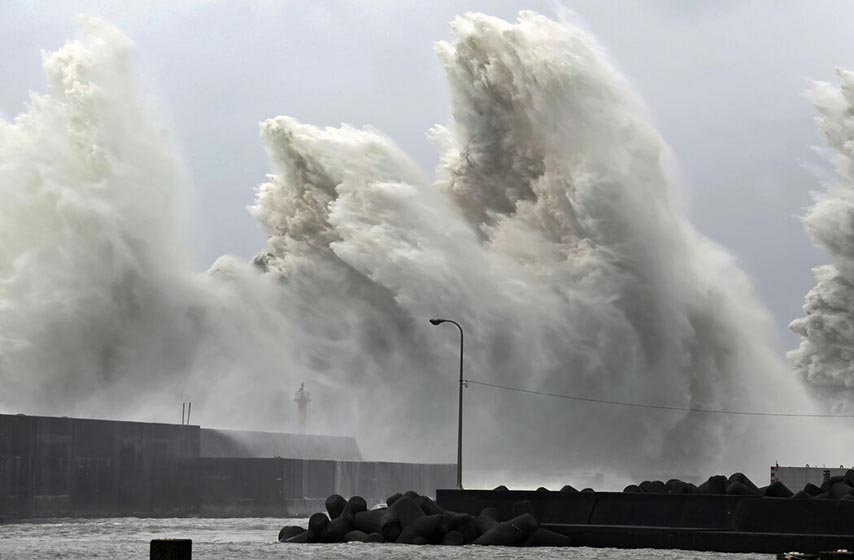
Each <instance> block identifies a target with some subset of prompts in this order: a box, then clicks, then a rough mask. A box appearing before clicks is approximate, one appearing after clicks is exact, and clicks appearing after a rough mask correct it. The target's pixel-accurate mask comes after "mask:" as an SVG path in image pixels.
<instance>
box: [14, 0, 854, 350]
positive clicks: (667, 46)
mask: <svg viewBox="0 0 854 560" xmlns="http://www.w3.org/2000/svg"><path fill="white" fill-rule="evenodd" d="M128 4H130V5H128ZM174 4H175V5H173V2H145V3H143V2H137V3H126V2H106V1H102V2H95V1H91V2H84V1H80V2H59V1H57V2H50V3H44V2H35V1H33V2H10V1H8V0H7V1H5V2H0V76H2V77H3V81H2V86H0V114H2V115H4V116H5V117H11V116H13V115H15V114H17V113H19V112H20V111H21V110H22V108H23V103H24V101H25V100H26V98H27V95H28V92H29V91H30V90H36V91H41V90H42V89H43V87H44V79H43V76H42V72H41V67H40V50H41V49H55V48H57V47H59V46H61V44H62V43H63V42H64V41H65V40H66V39H67V38H70V37H72V36H73V33H74V31H73V23H72V19H73V16H74V15H76V14H78V13H86V14H90V15H94V16H99V17H102V18H104V19H106V20H108V21H110V22H112V23H113V24H115V25H117V26H118V27H120V28H121V29H122V30H123V31H124V32H125V33H127V34H128V35H129V36H130V37H131V38H133V39H134V40H135V41H136V42H137V44H138V46H139V48H140V50H141V51H142V53H143V55H144V57H145V59H146V63H147V65H148V70H149V72H150V73H151V74H152V75H153V77H154V78H155V80H156V81H157V84H158V86H159V88H160V91H161V93H162V96H163V98H164V100H165V105H166V106H167V108H168V110H169V111H170V112H171V116H172V118H173V120H174V123H175V126H176V128H177V131H178V134H179V138H180V139H181V142H182V143H183V145H182V149H183V150H184V152H185V155H186V160H187V162H188V164H189V167H190V169H191V171H192V174H193V180H194V183H195V186H194V201H193V202H194V206H195V214H196V215H195V222H194V223H193V226H192V229H193V235H194V238H195V239H196V244H197V251H196V262H195V265H196V266H197V267H198V268H199V269H204V268H206V267H207V266H208V265H209V264H210V263H211V262H212V261H213V260H214V259H215V258H216V257H217V256H219V255H221V254H223V253H232V254H236V255H240V256H242V257H245V258H249V257H251V256H252V255H253V254H254V253H255V252H257V251H258V250H260V249H261V248H262V247H263V244H264V236H263V235H262V233H261V232H260V230H259V228H258V226H257V225H256V224H255V222H254V220H253V219H252V218H251V217H250V216H249V215H248V213H247V212H246V210H245V208H246V206H247V205H249V204H250V203H251V202H252V198H253V189H254V187H255V186H256V185H257V184H258V183H260V182H262V181H263V178H264V174H265V173H266V172H267V169H268V167H267V163H266V156H265V154H264V150H263V147H262V145H261V142H260V140H259V139H258V121H260V120H262V119H265V118H268V117H271V116H275V115H278V114H286V115H290V116H293V117H296V118H298V119H299V120H302V121H304V122H308V123H313V124H321V125H337V124H339V123H341V122H348V123H351V124H354V125H358V126H361V125H366V124H370V125H372V126H374V127H376V128H378V129H380V130H382V131H384V132H385V133H386V134H388V135H389V136H391V137H392V138H393V139H394V140H395V141H397V142H398V143H399V144H400V145H401V146H402V147H403V148H404V149H405V150H406V151H407V152H409V153H410V154H411V155H412V156H413V157H415V159H416V160H418V161H419V162H420V163H421V164H422V165H423V166H424V167H425V168H426V169H428V170H431V169H432V168H433V167H434V165H435V163H436V153H435V151H434V150H433V148H432V147H431V146H430V144H429V143H428V142H427V140H426V138H425V136H424V133H425V132H426V130H427V129H428V128H429V127H430V126H432V125H433V124H436V123H444V122H446V121H447V119H448V95H447V92H446V88H445V84H444V80H443V77H442V74H441V71H440V67H439V64H438V62H437V60H436V57H435V56H434V54H433V51H432V45H433V43H434V42H435V41H437V40H440V39H445V38H447V37H448V34H449V33H448V27H447V25H446V23H447V21H448V20H449V19H451V18H452V17H453V16H454V15H456V14H458V13H462V12H465V11H483V12H486V13H489V14H492V15H496V16H500V17H504V18H513V17H515V13H516V12H517V11H518V10H520V9H532V10H535V11H538V12H541V13H544V14H546V15H551V16H553V15H554V13H555V6H556V4H554V3H553V2H539V1H530V2H516V1H492V2H484V1H436V0H431V1H424V2H405V1H362V2H356V1H352V2H343V1H340V2H331V1H330V2H321V1H304V2H285V1H280V2H273V1H269V2H254V3H244V2H174ZM565 5H566V6H567V7H569V8H571V9H573V10H575V11H576V12H577V13H578V14H579V16H580V17H581V18H582V21H583V22H585V25H586V27H587V28H588V29H590V30H591V31H592V32H593V33H594V34H595V35H596V36H597V37H598V39H599V40H600V42H601V43H602V44H603V45H604V46H605V47H606V48H607V49H608V50H609V51H610V53H611V55H612V57H613V59H614V60H615V61H616V62H617V64H618V66H619V67H620V68H621V69H622V70H623V71H624V72H625V73H626V74H627V75H628V76H629V77H630V78H631V79H632V80H633V81H634V83H635V84H636V85H637V87H638V88H639V89H640V91H641V94H642V96H643V97H644V98H645V99H646V101H647V103H648V105H649V106H650V108H651V110H652V113H653V115H654V117H655V120H656V123H657V125H658V127H659V130H660V131H661V133H662V135H663V136H664V138H665V140H666V141H667V142H668V143H669V144H670V146H671V147H672V149H673V151H674V153H675V155H676V158H677V161H678V163H679V165H680V167H681V172H682V177H683V181H684V184H683V185H682V189H683V192H684V199H685V203H686V205H687V206H688V209H689V212H690V216H691V219H692V221H693V222H694V224H695V225H696V226H697V227H698V228H699V229H700V230H701V231H702V232H703V233H705V234H706V235H707V236H709V237H711V238H712V239H714V240H716V241H717V242H719V243H721V244H722V245H724V246H725V247H727V248H728V249H729V250H730V251H732V252H733V253H735V255H736V256H737V257H738V258H739V260H740V262H741V264H742V266H743V268H745V269H746V270H747V271H748V272H749V273H750V274H751V275H752V276H753V278H754V280H755V282H756V285H757V288H758V291H759V293H760V296H761V297H762V299H763V300H764V301H765V303H766V304H767V305H768V306H769V307H770V309H771V311H772V312H773V314H774V317H775V320H776V322H777V324H778V332H779V333H780V335H781V337H782V348H784V349H789V348H793V347H794V346H795V345H796V344H797V340H796V338H795V337H794V336H793V335H791V334H789V333H788V329H787V327H786V325H787V324H788V322H789V321H790V320H792V319H793V318H795V317H797V316H798V315H799V314H800V307H801V304H802V301H803V296H804V294H805V293H806V291H807V290H808V289H809V288H810V287H812V285H813V279H812V276H811V273H810V268H811V267H812V266H815V265H817V264H821V263H823V262H826V260H827V259H826V258H825V257H824V256H823V255H821V254H819V253H818V252H817V251H816V250H814V249H813V248H812V247H811V245H810V244H809V242H808V240H807V238H806V236H805V234H804V232H803V230H802V228H801V226H800V224H799V222H798V218H797V217H798V215H800V214H801V212H802V210H801V209H802V208H803V207H804V206H805V205H807V204H809V201H810V195H809V192H810V190H813V189H815V188H816V187H817V182H816V179H815V177H814V176H813V175H812V174H811V172H809V171H807V170H805V168H804V164H805V163H806V164H810V165H815V164H819V163H820V162H821V160H820V159H819V158H818V157H817V156H816V155H815V154H814V153H813V151H812V149H811V146H813V145H817V144H821V141H820V139H819V137H818V135H817V134H816V132H815V126H814V123H813V118H814V111H813V109H812V107H811V106H810V104H809V103H808V102H807V101H806V100H804V99H803V98H802V97H801V91H802V90H803V89H804V87H805V86H806V85H807V81H806V79H807V78H813V79H819V80H833V79H834V74H833V72H834V68H835V67H836V66H843V67H848V68H851V69H854V39H852V35H851V32H850V22H851V21H852V20H854V3H850V2H845V1H843V0H839V1H835V2H832V1H815V0H814V1H811V2H794V1H791V2H789V1H782V0H767V1H752V2H749V1H745V2H738V1H716V2H706V1H704V0H695V1H684V2H676V1H664V0H662V1H657V2H653V1H647V2H639V1H631V0H620V1H602V0H584V1H576V2H566V3H565ZM143 6H145V7H144V8H143ZM176 6H177V7H176Z"/></svg>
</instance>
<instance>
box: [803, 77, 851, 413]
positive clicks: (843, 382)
mask: <svg viewBox="0 0 854 560" xmlns="http://www.w3.org/2000/svg"><path fill="white" fill-rule="evenodd" d="M837 74H838V76H839V80H840V81H841V85H839V86H835V85H832V84H829V83H825V82H816V83H814V84H813V85H812V87H811V88H810V90H809V91H808V92H807V97H808V98H809V99H810V100H811V101H812V102H813V104H814V105H815V107H816V109H817V110H818V112H819V117H818V118H817V119H816V121H817V124H818V128H819V131H820V132H821V135H822V136H823V137H824V139H825V141H826V142H827V144H828V146H829V147H830V148H831V150H832V152H831V155H830V158H831V159H832V160H833V161H834V163H835V164H836V170H837V175H836V177H835V178H834V180H833V182H830V183H827V184H825V185H824V187H825V188H824V192H822V193H820V194H819V195H817V197H816V201H815V204H813V206H812V207H811V208H809V210H808V211H807V213H806V216H804V218H803V224H804V228H805V229H806V231H807V234H808V235H809V237H810V239H812V241H813V243H815V245H816V246H818V247H819V248H821V249H823V250H824V251H826V252H827V253H828V254H829V255H830V258H831V261H832V264H829V265H825V266H820V267H817V268H816V269H814V270H813V272H814V274H815V278H816V285H815V287H814V288H813V289H812V290H810V291H809V293H808V294H807V296H806V301H805V303H804V311H805V312H806V316H805V317H802V318H800V319H796V320H795V321H793V322H792V323H791V325H790V327H791V329H792V330H793V331H794V332H795V333H797V334H799V335H800V336H801V343H800V346H799V347H798V349H797V350H794V351H792V352H790V353H789V359H790V360H791V361H792V365H793V368H794V370H795V373H796V375H797V376H798V377H799V378H800V379H801V380H802V381H803V382H804V383H805V384H806V386H807V387H808V388H809V389H810V390H811V391H812V392H813V393H814V394H816V395H817V396H819V397H820V400H821V401H823V402H825V403H826V404H827V405H828V406H829V407H830V408H831V409H833V410H835V411H840V412H841V411H850V410H851V404H850V402H851V397H852V394H854V366H852V363H854V360H852V358H854V320H852V318H854V304H852V302H854V243H852V240H854V229H852V223H854V221H852V218H854V118H852V116H851V115H852V111H854V73H852V72H849V71H846V70H838V71H837Z"/></svg>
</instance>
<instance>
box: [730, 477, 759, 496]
mask: <svg viewBox="0 0 854 560" xmlns="http://www.w3.org/2000/svg"><path fill="white" fill-rule="evenodd" d="M726 493H727V494H728V495H730V496H761V495H762V493H761V492H760V491H759V490H754V489H753V488H750V487H749V486H747V485H746V484H742V483H741V482H739V481H737V480H733V481H732V482H730V483H729V485H727V487H726Z"/></svg>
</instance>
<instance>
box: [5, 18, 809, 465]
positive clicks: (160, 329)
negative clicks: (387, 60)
mask: <svg viewBox="0 0 854 560" xmlns="http://www.w3.org/2000/svg"><path fill="white" fill-rule="evenodd" d="M452 29H453V32H454V40H453V41H451V42H448V43H440V44H439V45H438V47H437V50H438V53H439V57H440V60H441V62H442V64H443V66H444V68H445V72H446V75H447V78H448V84H449V87H450V92H451V99H452V120H451V122H449V123H447V124H446V125H445V126H438V127H436V128H434V130H433V131H431V136H432V137H433V138H434V140H435V142H436V144H437V146H439V147H440V150H441V162H440V166H439V169H438V173H437V178H436V179H435V180H431V179H429V178H428V177H427V176H426V174H424V173H423V172H422V171H421V170H419V169H418V168H417V166H416V165H415V164H414V163H413V162H412V161H411V159H410V158H408V157H407V156H406V155H405V154H404V153H403V152H402V151H401V150H400V149H399V148H398V147H396V146H395V145H394V143H393V142H392V141H391V140H390V139H389V138H387V137H385V136H383V135H382V134H381V133H380V132H378V131H375V130H373V129H369V128H367V129H359V128H355V127H350V126H342V127H340V128H318V127H314V126H311V125H307V124H302V123H299V122H298V121H296V120H294V119H292V118H288V117H276V118H274V119H270V120H268V121H265V122H264V123H262V126H261V128H262V138H263V141H264V143H265V145H266V148H267V151H268V154H269V156H270V161H271V166H272V170H271V174H270V176H269V178H268V180H267V181H266V182H265V183H264V184H263V185H261V186H260V187H259V189H258V194H257V197H256V201H255V204H254V205H253V206H252V208H251V212H252V214H253V215H254V216H255V217H256V218H257V219H258V220H259V223H260V224H261V226H262V227H263V229H264V230H265V231H266V232H267V234H268V235H269V240H268V243H267V247H266V248H265V250H264V251H262V252H260V253H259V254H258V256H257V258H256V259H255V260H254V262H253V263H243V262H240V261H239V260H237V259H235V258H233V257H227V256H226V257H222V258H220V259H219V260H217V262H216V263H214V265H213V266H212V267H211V269H210V270H209V271H208V272H207V273H206V274H196V273H194V272H193V271H192V270H191V267H190V265H189V264H188V263H189V261H190V259H188V258H187V257H186V254H187V252H188V250H189V249H187V248H184V247H183V246H182V244H183V242H182V239H181V237H180V235H179V233H178V232H179V228H178V225H179V222H177V219H176V218H175V215H176V213H177V214H179V215H180V212H179V211H176V207H177V206H179V205H178V204H177V202H176V201H178V200H180V198H181V196H182V195H181V193H182V192H183V191H184V190H185V188H186V182H187V179H186V176H185V174H184V172H183V169H182V165H181V162H180V161H179V160H178V158H177V157H176V156H175V154H176V153H177V150H176V149H175V148H174V144H172V143H171V142H170V139H169V137H168V134H165V133H164V130H165V128H163V127H160V126H158V125H157V124H156V123H157V122H158V120H157V113H156V108H155V107H152V106H151V104H150V103H149V102H148V101H149V100H148V99H147V98H146V97H145V95H144V93H143V92H141V91H139V88H137V87H136V84H137V81H135V80H134V75H133V68H134V66H133V64H131V63H130V62H131V61H132V58H133V50H132V47H131V45H130V42H129V41H127V39H126V38H124V37H122V36H121V35H120V34H119V33H118V32H117V31H115V30H113V29H110V28H109V27H107V26H105V25H103V24H96V23H92V24H87V25H86V26H85V29H84V33H83V35H82V37H81V39H79V40H78V41H75V42H72V43H69V44H68V45H66V46H65V47H64V48H63V49H61V50H60V51H58V52H57V53H55V54H53V55H51V56H49V57H48V58H47V59H46V63H45V69H46V72H47V74H48V78H49V83H51V84H52V85H51V87H50V88H49V89H48V92H47V93H46V94H44V95H42V96H36V97H34V98H33V101H32V102H31V104H30V107H29V108H28V110H27V112H25V113H24V114H22V115H21V116H19V117H18V118H17V119H16V120H15V122H14V123H10V124H4V125H3V128H2V131H0V146H2V148H0V174H2V181H0V189H2V196H3V200H4V206H3V207H2V209H0V227H2V229H3V233H4V235H3V237H2V241H0V308H2V310H3V311H4V313H3V314H2V316H0V327H2V328H0V332H2V339H0V344H2V346H0V360H1V361H0V380H1V381H2V382H3V386H4V392H3V394H2V396H0V407H2V408H3V409H4V410H9V411H12V410H14V411H18V410H21V411H26V412H51V413H57V414H77V415H111V416H122V417H127V416H130V417H133V418H145V419H157V420H161V421H162V420H169V419H172V417H174V416H176V413H177V411H178V410H179V408H180V402H181V401H182V400H192V401H193V403H194V407H193V417H194V420H196V421H198V422H201V423H203V424H205V425H216V426H221V427H258V428H265V429H285V430H286V429H293V428H294V427H295V421H294V419H293V413H292V412H291V411H292V410H293V406H292V403H291V402H290V400H291V398H292V394H291V393H292V392H293V391H294V390H296V388H297V387H298V386H299V383H300V382H302V381H305V382H306V384H307V387H308V388H309V389H310V390H311V392H312V398H313V402H312V404H311V409H310V412H309V427H310V429H312V430H314V431H327V432H336V433H353V434H354V435H356V436H357V438H358V440H359V443H360V446H361V448H362V451H363V455H364V456H366V457H369V458H384V459H406V460H421V461H448V460H452V459H453V450H454V446H453V443H454V436H455V433H456V430H455V422H456V400H455V394H456V371H455V369H456V363H457V362H456V360H457V351H458V339H457V334H456V332H455V331H454V330H452V329H447V330H446V329H444V328H443V327H432V326H430V325H429V324H428V323H427V319H428V318H430V317H432V316H447V317H448V318H453V319H456V320H458V321H459V322H460V323H462V324H463V326H464V328H465V332H466V341H467V342H466V359H465V368H466V376H467V377H470V378H471V379H473V380H480V381H485V382H491V383H498V384H506V385H510V386H515V387H521V388H526V389H532V390H540V391H547V392H554V393H565V394H572V395H579V396H586V397H592V398H600V399H613V400H625V401H633V402H642V403H652V404H663V405H670V406H681V407H701V408H712V409H715V408H728V409H742V410H755V409H760V410H769V409H781V408H784V409H785V408H790V407H796V406H798V404H797V398H796V392H795V390H796V387H795V386H794V384H793V383H792V382H791V380H790V379H789V378H788V377H787V376H786V374H785V366H784V364H782V362H781V360H780V359H779V358H778V357H777V356H776V355H775V348H774V343H773V340H772V335H771V332H772V329H771V327H770V321H769V318H768V316H767V314H766V312H765V310H764V309H763V308H762V306H761V305H760V304H759V303H758V302H757V301H756V298H755V297H754V295H753V290H752V287H751V285H750V282H749V280H748V279H747V278H746V277H745V275H744V274H743V273H741V272H740V271H739V269H738V268H737V266H736V264H735V263H734V261H733V258H732V257H731V256H729V255H728V254H726V253H725V252H724V251H722V250H721V249H720V248H718V247H716V246H715V245H714V244H713V243H711V242H710V241H708V240H706V239H704V238H702V237H701V236H700V235H699V234H697V233H696V232H695V231H694V229H693V228H692V227H691V226H690V225H689V224H688V223H687V221H686V220H685V218H684V217H683V212H682V210H681V208H680V205H679V203H678V201H677V200H676V196H675V193H674V186H673V181H672V179H671V178H670V176H669V173H668V167H669V165H670V164H669V154H668V150H667V148H666V146H665V144H664V143H663V142H662V140H661V139H660V138H659V136H658V135H657V133H656V132H655V130H654V128H653V127H652V125H651V121H650V119H649V117H648V115H647V111H646V109H645V108H644V106H643V103H642V102H641V101H640V100H639V98H638V97H637V95H636V94H635V93H634V92H633V89H632V88H631V86H630V85H629V84H628V83H627V82H626V80H625V79H624V78H623V77H622V76H621V75H620V74H619V73H618V72H617V71H616V70H615V69H614V66H613V65H612V64H611V63H610V61H609V60H608V59H607V57H606V56H605V55H604V54H603V52H602V50H601V48H600V47H599V46H598V45H597V44H596V42H595V40H594V39H593V38H592V37H590V36H589V35H588V34H586V33H585V32H583V31H581V30H579V29H578V28H576V27H574V26H572V25H571V24H568V23H565V22H555V21H551V20H548V19H546V18H543V17H541V16H538V15H536V14H532V13H528V12H525V13H522V14H521V15H520V17H519V20H518V22H516V23H515V24H511V23H506V22H504V21H501V20H498V19H495V18H490V17H487V16H482V15H477V14H470V15H466V16H463V17H460V18H458V19H456V20H455V21H454V22H453V23H452ZM6 201H8V203H7V202H6ZM6 388H9V389H8V390H5V389H6ZM465 399H466V414H465V422H466V430H465V453H464V460H465V461H466V466H467V468H480V469H488V468H500V469H502V470H509V472H512V471H513V470H514V469H515V470H516V472H524V473H525V474H526V476H532V475H533V473H537V472H550V473H554V472H560V471H561V470H570V469H574V468H595V469H600V468H601V469H608V470H612V471H621V472H630V473H640V474H642V475H646V474H648V473H652V472H656V471H657V474H659V475H664V474H667V473H674V474H680V475H684V474H686V473H691V472H696V471H698V470H700V471H702V472H703V473H709V472H711V471H713V470H714V469H716V468H718V467H721V468H723V467H727V468H731V470H742V469H745V468H748V466H751V467H754V468H764V467H765V466H766V465H767V464H768V462H769V461H770V460H771V459H770V458H769V455H767V454H763V451H766V446H767V447H770V446H773V445H776V444H778V443H779V440H778V441H776V442H775V441H774V438H775V437H780V438H782V436H776V435H774V433H773V431H771V430H769V429H768V428H769V426H768V425H766V424H761V423H756V422H754V423H749V424H748V423H744V422H738V421H736V420H734V419H733V418H730V417H727V416H723V415H716V416H708V415H692V414H688V413H684V412H675V411H652V410H644V411H641V410H638V409H633V408H626V407H617V406H604V405H593V404H589V403H588V404H584V403H577V402H570V401H566V400H560V399H548V398H545V397H535V396H531V395H524V394H520V393H513V392H503V391H498V390H495V389H489V388H485V387H471V388H469V389H467V390H466V396H465ZM769 433H770V434H771V435H770V436H769Z"/></svg>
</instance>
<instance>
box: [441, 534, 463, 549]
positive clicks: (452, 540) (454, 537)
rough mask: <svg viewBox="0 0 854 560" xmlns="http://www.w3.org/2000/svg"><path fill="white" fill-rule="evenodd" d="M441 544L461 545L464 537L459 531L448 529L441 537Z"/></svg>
mask: <svg viewBox="0 0 854 560" xmlns="http://www.w3.org/2000/svg"><path fill="white" fill-rule="evenodd" d="M442 544H443V545H445V546H462V545H464V544H466V539H465V537H463V534H462V533H460V532H459V531H448V532H447V533H445V536H444V538H442Z"/></svg>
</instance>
